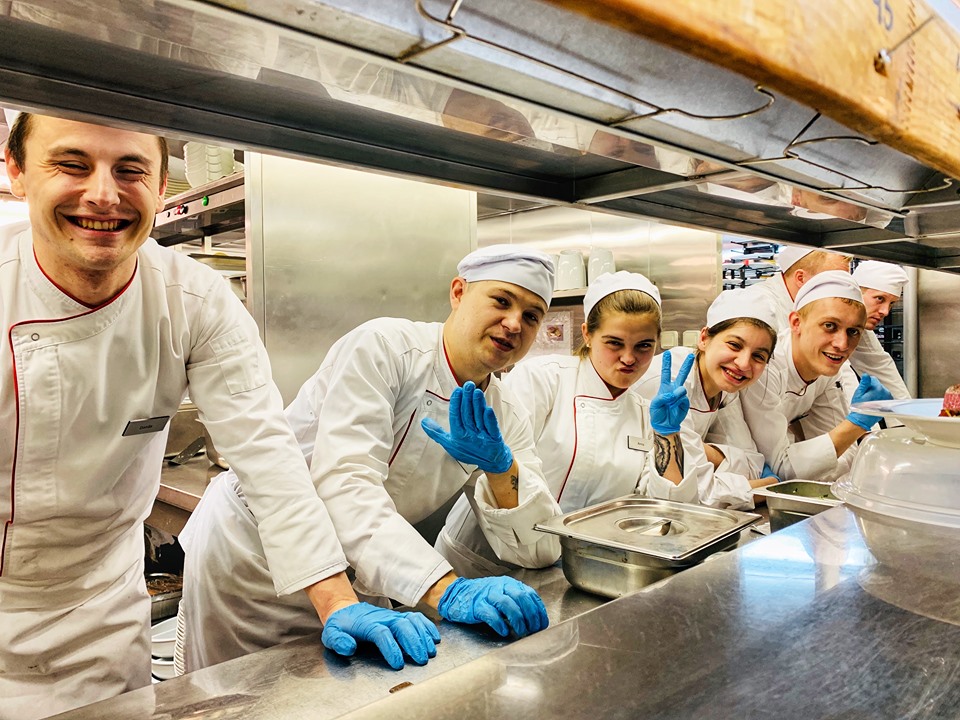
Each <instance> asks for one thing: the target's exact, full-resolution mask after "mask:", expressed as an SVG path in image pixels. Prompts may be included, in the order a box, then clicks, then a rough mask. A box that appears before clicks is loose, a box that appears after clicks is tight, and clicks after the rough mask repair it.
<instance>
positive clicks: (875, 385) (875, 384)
mask: <svg viewBox="0 0 960 720" xmlns="http://www.w3.org/2000/svg"><path fill="white" fill-rule="evenodd" d="M872 400H893V395H891V394H890V391H889V390H887V389H886V388H885V387H884V386H883V385H882V384H881V383H880V381H879V380H877V379H876V378H875V377H873V376H872V375H864V376H863V377H862V378H860V384H859V385H857V390H856V392H854V393H853V399H852V400H851V401H850V402H851V404H853V405H855V404H857V403H862V402H871V401H872ZM847 420H849V421H850V422H852V423H853V424H854V425H857V426H859V427H861V428H863V429H864V430H866V431H867V432H870V428H872V427H873V426H874V425H876V424H877V422H879V420H880V418H879V417H877V416H876V415H866V414H864V413H858V412H851V413H850V414H849V415H847Z"/></svg>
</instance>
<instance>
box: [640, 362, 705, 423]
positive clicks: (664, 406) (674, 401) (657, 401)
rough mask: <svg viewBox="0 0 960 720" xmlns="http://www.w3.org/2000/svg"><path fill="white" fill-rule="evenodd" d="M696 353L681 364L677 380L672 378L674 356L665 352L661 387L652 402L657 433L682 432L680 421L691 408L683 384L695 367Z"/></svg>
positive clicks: (652, 420)
mask: <svg viewBox="0 0 960 720" xmlns="http://www.w3.org/2000/svg"><path fill="white" fill-rule="evenodd" d="M693 359H694V355H693V353H691V354H690V355H687V359H686V360H684V361H683V365H681V366H680V372H678V373H677V378H676V380H671V379H670V370H671V365H672V364H673V358H672V356H671V354H670V351H669V350H668V351H666V352H664V353H663V364H662V366H661V368H660V389H659V390H658V391H657V396H656V397H655V398H653V400H652V401H651V402H650V424H651V425H652V426H653V431H654V432H655V433H657V435H673V434H674V433H678V432H680V423H682V422H683V419H684V418H685V417H686V416H687V411H688V410H690V399H689V398H688V397H687V389H686V388H685V387H684V386H683V384H684V383H685V382H686V381H687V375H689V374H690V368H692V367H693Z"/></svg>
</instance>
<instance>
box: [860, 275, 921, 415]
mask: <svg viewBox="0 0 960 720" xmlns="http://www.w3.org/2000/svg"><path fill="white" fill-rule="evenodd" d="M853 279H854V280H856V281H857V284H858V285H859V286H860V290H861V292H862V293H863V304H864V306H865V307H866V309H867V321H866V324H865V326H864V330H865V332H864V333H863V336H862V337H861V338H860V344H859V345H857V351H856V352H855V353H854V359H855V360H856V361H857V362H856V366H855V367H854V370H856V374H855V375H854V374H853V373H852V372H849V368H846V369H845V370H846V371H847V372H845V374H844V386H845V387H846V388H847V394H848V396H850V397H853V392H854V390H855V389H856V387H857V383H858V382H859V376H861V375H863V374H864V373H867V374H870V375H872V376H873V377H875V378H877V380H879V381H880V382H881V383H882V384H883V386H884V387H885V388H887V390H889V391H890V392H891V394H892V395H893V397H894V398H896V399H897V400H909V399H910V392H909V391H908V390H907V386H906V384H905V383H904V382H903V378H902V377H900V372H899V371H898V370H897V365H896V363H895V362H894V361H893V358H892V357H890V354H889V353H888V352H887V351H886V350H884V349H883V346H882V345H881V344H880V339H879V338H878V337H877V334H876V332H874V331H875V330H876V329H877V327H878V326H880V325H882V324H883V320H884V318H885V317H887V315H889V314H890V311H891V309H892V308H893V305H894V304H895V303H896V302H898V301H899V300H900V296H901V295H902V294H903V288H904V286H905V285H906V284H907V281H908V278H907V273H906V271H905V270H904V269H903V268H902V267H900V266H899V265H894V264H892V263H885V262H877V261H876V260H866V261H864V262H861V263H859V264H858V265H857V267H856V268H855V269H854V271H853Z"/></svg>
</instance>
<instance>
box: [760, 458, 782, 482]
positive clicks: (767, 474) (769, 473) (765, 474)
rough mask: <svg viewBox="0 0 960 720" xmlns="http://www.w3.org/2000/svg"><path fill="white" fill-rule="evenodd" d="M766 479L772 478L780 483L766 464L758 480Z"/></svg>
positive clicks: (778, 477) (777, 476)
mask: <svg viewBox="0 0 960 720" xmlns="http://www.w3.org/2000/svg"><path fill="white" fill-rule="evenodd" d="M768 477H769V478H774V479H775V480H776V481H777V482H782V481H781V480H780V476H779V475H777V474H776V473H775V472H774V471H773V468H772V467H770V466H769V465H767V464H766V463H764V464H763V470H762V471H761V472H760V479H761V480H762V479H763V478H768Z"/></svg>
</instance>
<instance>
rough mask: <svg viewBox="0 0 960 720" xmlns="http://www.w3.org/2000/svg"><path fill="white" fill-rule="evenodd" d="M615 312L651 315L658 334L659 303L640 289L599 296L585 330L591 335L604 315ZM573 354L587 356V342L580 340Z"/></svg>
mask: <svg viewBox="0 0 960 720" xmlns="http://www.w3.org/2000/svg"><path fill="white" fill-rule="evenodd" d="M616 313H623V314H624V315H640V316H651V317H652V319H653V320H654V322H655V323H656V324H657V337H659V336H660V305H659V304H658V303H657V301H656V300H654V299H653V298H652V297H651V296H650V295H647V293H645V292H643V291H642V290H617V292H613V293H610V294H609V295H607V296H606V297H603V298H601V299H600V301H599V302H598V303H597V304H596V305H594V306H593V308H592V309H591V310H590V315H589V316H588V317H587V332H588V333H589V334H591V335H592V334H593V333H595V332H596V331H597V330H598V329H599V327H600V326H601V325H602V324H603V321H604V319H605V318H606V317H608V316H610V315H613V314H616ZM574 355H577V356H579V357H581V358H585V357H588V356H589V355H590V348H589V347H587V343H586V342H584V341H583V340H581V341H580V346H579V347H578V348H577V349H576V350H575V351H574Z"/></svg>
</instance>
